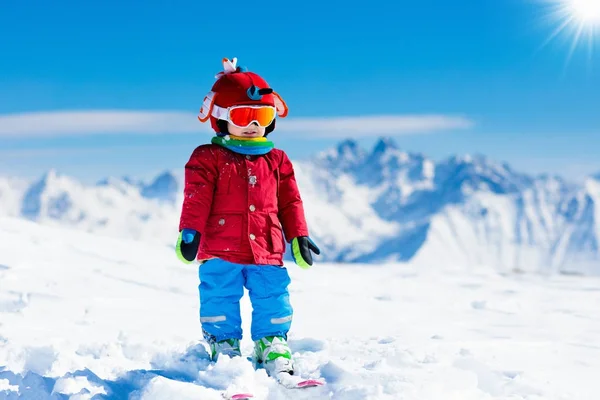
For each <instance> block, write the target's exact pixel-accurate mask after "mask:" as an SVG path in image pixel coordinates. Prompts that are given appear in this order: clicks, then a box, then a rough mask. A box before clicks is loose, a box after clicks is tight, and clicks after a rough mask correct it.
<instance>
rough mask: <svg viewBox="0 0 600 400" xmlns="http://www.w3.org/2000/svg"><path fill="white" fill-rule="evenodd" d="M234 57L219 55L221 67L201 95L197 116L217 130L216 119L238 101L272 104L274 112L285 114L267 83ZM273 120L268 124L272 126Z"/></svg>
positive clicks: (280, 114) (283, 108) (282, 106)
mask: <svg viewBox="0 0 600 400" xmlns="http://www.w3.org/2000/svg"><path fill="white" fill-rule="evenodd" d="M236 64H237V58H233V59H232V60H229V59H227V58H224V59H223V71H222V72H219V73H218V74H217V75H216V76H215V78H216V79H217V81H216V82H215V84H214V85H213V87H212V89H211V91H210V92H209V93H208V94H207V95H206V96H205V97H204V101H203V103H202V107H201V108H200V113H199V114H198V119H199V120H200V122H206V121H208V120H209V119H210V123H211V125H212V128H213V129H214V130H215V132H217V133H220V129H219V127H218V126H217V121H218V120H219V119H221V117H225V116H226V115H227V109H228V108H229V107H233V106H241V105H255V106H256V105H267V106H272V107H275V108H276V110H277V115H278V116H279V117H281V118H285V117H286V116H287V114H288V108H287V105H286V104H285V102H284V101H283V99H282V98H281V96H279V94H277V93H276V92H275V91H273V89H271V88H270V87H269V84H268V83H267V82H266V81H265V80H264V79H263V78H261V77H260V76H259V75H257V74H255V73H254V72H248V71H245V70H243V69H242V68H241V67H238V66H237V65H236ZM274 124H275V120H274V121H273V123H272V126H271V127H270V128H271V129H270V130H272V129H273V128H274Z"/></svg>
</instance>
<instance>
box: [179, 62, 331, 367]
mask: <svg viewBox="0 0 600 400" xmlns="http://www.w3.org/2000/svg"><path fill="white" fill-rule="evenodd" d="M236 63H237V60H236V59H235V58H234V59H233V60H231V61H230V60H228V59H224V60H223V66H224V71H223V72H220V73H218V74H217V76H216V78H217V81H216V82H215V84H214V85H213V87H212V90H211V92H209V93H208V95H207V96H206V97H205V99H204V103H203V105H202V108H201V109H200V114H199V116H198V119H199V120H200V121H201V122H206V121H208V120H209V119H210V122H211V125H212V128H213V129H214V130H215V132H216V136H215V137H213V138H212V140H211V144H205V145H201V146H199V147H197V148H196V149H195V150H194V152H193V153H192V155H191V157H190V159H189V161H188V162H187V164H186V165H185V189H184V202H183V206H182V212H181V220H180V225H179V231H180V234H179V238H178V241H177V255H178V257H179V258H180V259H181V260H182V261H183V262H185V263H190V262H192V261H193V260H194V259H196V260H198V261H200V263H201V265H200V268H199V275H200V286H199V292H200V322H201V324H202V330H203V335H204V338H205V340H206V341H207V342H208V344H209V346H210V350H211V357H212V359H213V360H216V359H217V358H218V356H219V355H220V354H227V355H229V356H240V355H241V352H240V346H239V343H240V339H241V338H242V328H241V316H240V304H239V301H240V299H241V297H242V296H243V293H244V292H243V290H244V287H246V288H247V289H248V291H249V295H250V301H251V303H252V308H253V311H252V329H251V330H252V332H251V333H252V340H253V341H254V348H255V357H256V359H257V361H258V362H259V363H263V365H264V366H265V369H266V370H267V372H268V373H269V374H277V373H280V372H287V373H290V374H293V372H294V365H293V360H292V356H291V352H290V349H289V347H288V345H287V334H288V331H289V330H290V326H291V322H292V306H291V305H290V301H289V293H288V285H289V283H290V278H289V275H288V272H287V269H286V268H285V267H284V266H283V255H284V252H285V242H286V241H287V242H288V243H290V244H291V248H292V255H293V258H294V261H295V262H296V264H298V265H299V266H300V267H302V268H309V267H310V266H311V265H312V263H313V261H312V254H311V251H312V252H314V253H315V254H320V250H319V249H318V247H317V246H316V245H315V244H314V243H313V241H312V240H311V239H310V238H309V233H308V227H307V224H306V220H305V215H304V208H303V205H302V199H301V197H300V193H299V191H298V187H297V184H296V180H295V177H294V170H293V167H292V163H291V162H290V160H289V158H288V156H287V155H286V154H285V153H284V152H283V151H282V150H279V149H275V148H274V146H273V142H271V141H270V140H268V139H267V138H266V136H267V135H268V134H270V133H271V132H273V130H274V129H275V119H276V117H277V116H279V117H282V118H283V117H285V116H286V115H287V112H288V109H287V106H286V104H285V103H284V102H283V100H282V98H281V97H280V96H279V95H278V94H277V93H276V92H274V91H273V89H271V88H269V85H268V84H267V82H266V81H265V80H264V79H262V78H261V77H260V76H258V75H257V74H255V73H252V72H247V71H245V70H243V69H242V68H240V67H237V66H236ZM284 235H285V237H284Z"/></svg>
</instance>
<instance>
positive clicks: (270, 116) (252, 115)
mask: <svg viewBox="0 0 600 400" xmlns="http://www.w3.org/2000/svg"><path fill="white" fill-rule="evenodd" d="M276 113H277V111H276V110H275V107H270V106H262V107H250V106H248V107H244V106H240V107H233V108H230V109H229V118H228V119H229V122H231V123H232V124H234V125H235V126H238V127H240V128H245V127H247V126H248V125H250V124H251V123H253V122H256V123H258V124H259V125H260V126H263V127H267V126H269V125H271V122H273V120H274V119H275V115H276Z"/></svg>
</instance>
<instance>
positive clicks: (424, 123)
mask: <svg viewBox="0 0 600 400" xmlns="http://www.w3.org/2000/svg"><path fill="white" fill-rule="evenodd" d="M472 126H474V122H473V121H472V120H470V119H468V118H466V117H462V116H448V115H427V114H426V115H381V116H377V115H374V116H357V117H323V118H286V119H281V120H278V121H277V130H279V131H288V132H302V133H304V134H305V135H308V136H310V135H315V136H318V137H344V138H346V137H353V136H364V135H368V134H373V135H387V136H390V135H392V136H393V135H409V134H422V133H430V132H438V131H444V130H453V129H467V128H470V127H472ZM201 131H204V132H210V131H211V128H210V124H209V123H204V124H201V123H200V122H199V121H198V120H197V118H196V115H194V114H193V113H187V112H181V111H119V110H88V111H55V112H32V113H21V114H8V115H0V137H19V138H23V137H42V136H46V137H59V136H74V135H76V136H80V135H90V134H121V133H129V134H155V133H191V132H201Z"/></svg>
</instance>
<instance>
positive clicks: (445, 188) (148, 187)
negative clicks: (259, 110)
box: [0, 138, 600, 273]
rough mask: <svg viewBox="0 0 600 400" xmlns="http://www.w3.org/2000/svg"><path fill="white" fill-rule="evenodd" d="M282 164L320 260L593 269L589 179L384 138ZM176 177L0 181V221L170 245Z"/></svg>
mask: <svg viewBox="0 0 600 400" xmlns="http://www.w3.org/2000/svg"><path fill="white" fill-rule="evenodd" d="M294 164H295V168H296V174H297V180H298V183H299V186H300V189H301V191H302V195H303V198H304V201H305V207H306V212H307V218H308V220H309V225H310V229H311V234H312V235H313V236H314V238H315V239H316V240H317V241H318V243H319V244H320V245H321V247H322V250H323V256H322V257H321V258H320V260H323V261H343V262H366V263H383V262H394V261H411V262H412V263H417V264H422V265H427V266H434V265H436V264H439V263H443V264H444V265H446V266H448V265H454V266H457V267H461V268H464V267H474V266H479V265H490V266H494V267H496V268H499V269H510V270H515V269H517V270H523V271H530V270H540V269H541V270H544V271H546V272H552V271H557V270H560V271H563V272H570V273H591V272H596V273H598V272H600V251H599V246H598V244H599V238H600V224H598V217H599V216H600V215H599V213H600V209H599V207H598V204H599V203H598V202H599V201H600V176H595V177H594V176H592V177H590V178H588V180H587V181H586V182H585V184H575V183H571V182H567V181H565V180H564V179H561V178H560V177H551V176H535V177H534V176H529V175H527V174H524V173H521V172H518V171H515V170H513V169H512V168H511V167H510V166H509V165H507V164H506V163H499V162H496V161H494V160H491V159H488V158H486V157H485V156H482V155H476V156H470V155H464V156H455V157H451V158H449V159H446V160H443V161H441V162H437V163H436V162H435V161H434V160H432V159H429V158H428V157H426V156H425V155H423V154H414V153H410V152H406V151H403V150H402V149H400V148H398V146H397V145H396V144H395V143H394V141H393V140H392V139H389V138H381V139H380V140H379V141H378V142H377V143H376V144H375V146H374V147H373V148H372V149H370V150H366V149H363V148H362V147H361V146H359V145H358V144H357V143H356V142H355V141H352V140H346V141H343V142H341V143H339V145H338V146H337V147H334V148H331V149H329V150H326V151H324V152H322V153H320V154H318V155H316V156H315V157H314V158H312V159H310V160H306V161H296V162H295V163H294ZM182 181H183V171H176V172H171V171H165V172H164V173H162V174H160V175H159V176H158V177H156V179H155V180H154V181H152V182H147V183H145V182H140V181H137V180H134V179H131V178H127V177H124V178H112V177H110V178H107V179H104V180H102V181H101V182H98V184H97V185H95V186H84V185H82V184H80V183H79V182H77V181H75V180H73V179H71V178H69V177H66V176H61V175H59V174H57V173H56V172H55V171H50V172H49V173H47V174H46V175H45V176H43V177H42V178H41V179H40V180H39V181H37V182H33V183H30V184H28V185H24V184H23V183H21V184H17V183H16V182H17V181H15V180H7V179H4V180H3V179H2V178H0V213H1V214H5V215H12V216H15V215H21V216H23V217H26V218H29V219H33V220H36V221H40V222H43V223H47V224H60V225H68V226H72V227H75V228H78V229H83V230H86V231H90V232H97V233H100V234H104V235H111V236H118V237H133V238H136V239H142V240H151V241H156V242H160V243H168V244H172V243H173V241H174V237H176V234H177V231H176V230H177V224H178V218H179V211H180V204H181V201H182Z"/></svg>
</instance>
